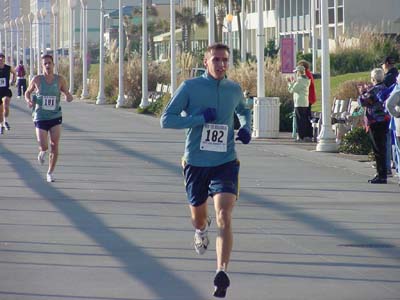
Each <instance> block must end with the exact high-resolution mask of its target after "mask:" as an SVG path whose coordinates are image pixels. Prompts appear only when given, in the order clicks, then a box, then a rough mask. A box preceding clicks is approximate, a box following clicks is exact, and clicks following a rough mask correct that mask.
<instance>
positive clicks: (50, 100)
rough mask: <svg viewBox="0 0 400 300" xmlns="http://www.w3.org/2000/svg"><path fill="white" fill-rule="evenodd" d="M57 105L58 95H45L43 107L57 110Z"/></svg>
mask: <svg viewBox="0 0 400 300" xmlns="http://www.w3.org/2000/svg"><path fill="white" fill-rule="evenodd" d="M56 106H57V97H56V96H43V104H42V108H43V109H44V110H55V109H56Z"/></svg>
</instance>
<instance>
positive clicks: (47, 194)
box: [0, 98, 400, 300]
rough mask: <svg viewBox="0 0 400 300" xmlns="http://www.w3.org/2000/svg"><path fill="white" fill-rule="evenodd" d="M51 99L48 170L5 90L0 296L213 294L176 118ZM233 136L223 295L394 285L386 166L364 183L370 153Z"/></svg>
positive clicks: (392, 289) (393, 291) (394, 209)
mask: <svg viewBox="0 0 400 300" xmlns="http://www.w3.org/2000/svg"><path fill="white" fill-rule="evenodd" d="M63 110H64V125H63V128H64V129H63V134H62V139H61V147H60V148H61V154H60V158H59V163H58V166H57V169H56V173H55V176H56V179H57V181H56V182H55V183H52V184H49V183H47V182H46V181H45V173H46V167H45V166H39V165H38V163H37V160H36V157H37V146H36V141H35V137H34V128H33V125H32V121H31V117H30V112H29V110H28V109H27V108H26V106H25V102H24V101H23V100H17V99H16V98H14V99H13V100H12V108H11V117H10V124H11V126H12V130H11V131H8V132H5V134H4V135H3V136H0V170H1V171H0V299H1V300H11V299H12V300H27V299H29V300H44V299H46V300H47V299H51V300H61V299H63V300H81V299H82V300H128V299H129V300H183V299H184V300H200V299H213V297H212V296H211V293H212V290H213V286H212V280H213V277H214V272H215V251H214V250H215V247H214V245H215V240H214V238H215V235H216V231H215V221H214V222H213V224H212V226H211V232H210V235H211V238H212V245H211V249H210V250H209V251H208V252H207V253H206V254H205V255H204V256H197V255H196V254H195V252H194V250H193V249H192V245H191V244H192V236H193V229H192V227H191V224H190V219H189V211H188V208H187V205H186V199H185V194H184V188H183V180H182V177H181V170H180V166H179V165H180V157H181V155H182V151H183V138H184V132H183V131H178V130H177V131H175V130H161V129H160V127H159V121H158V119H157V118H153V117H150V116H144V115H138V114H136V113H135V112H134V111H132V110H125V109H119V110H117V109H114V108H113V107H111V106H96V105H94V104H88V103H84V102H80V101H76V102H72V103H65V102H63ZM237 146H238V147H237V149H238V152H239V156H240V159H241V198H240V200H239V201H238V203H237V206H236V208H235V211H234V224H233V225H234V231H235V244H234V252H233V254H232V261H231V264H230V269H229V274H230V277H231V284H232V285H231V288H230V289H229V290H228V295H227V298H226V299H231V300H265V299H271V300H281V299H282V300H283V299H285V300H331V299H332V300H338V299H343V300H384V299H385V300H394V299H400V194H399V192H400V188H399V186H398V185H397V184H396V182H395V180H391V182H390V183H389V184H387V185H370V184H368V183H367V180H368V179H369V178H370V177H371V176H372V175H373V173H374V170H373V169H372V168H371V166H370V164H368V163H365V162H359V161H356V160H354V159H348V157H347V156H343V155H339V154H328V153H318V152H315V151H310V150H309V149H304V148H302V147H301V146H299V145H295V144H294V143H293V142H291V141H289V140H288V139H276V140H257V141H254V142H253V143H251V144H250V145H241V144H238V145H237ZM46 165H47V161H46ZM210 212H212V203H211V202H210Z"/></svg>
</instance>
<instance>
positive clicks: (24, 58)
mask: <svg viewBox="0 0 400 300" xmlns="http://www.w3.org/2000/svg"><path fill="white" fill-rule="evenodd" d="M25 20H26V19H25V16H21V18H20V19H19V22H20V23H21V25H22V63H23V65H24V66H25V65H26V53H25V46H26V45H25Z"/></svg>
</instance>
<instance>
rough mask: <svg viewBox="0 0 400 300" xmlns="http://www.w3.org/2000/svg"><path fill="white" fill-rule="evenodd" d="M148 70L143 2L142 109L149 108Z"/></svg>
mask: <svg viewBox="0 0 400 300" xmlns="http://www.w3.org/2000/svg"><path fill="white" fill-rule="evenodd" d="M147 79H148V69H147V0H142V101H141V102H140V107H142V108H143V107H147V106H149V91H148V82H147Z"/></svg>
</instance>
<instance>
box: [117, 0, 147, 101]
mask: <svg viewBox="0 0 400 300" xmlns="http://www.w3.org/2000/svg"><path fill="white" fill-rule="evenodd" d="M118 9H119V22H118V30H119V35H118V44H119V57H118V60H119V61H118V90H119V91H118V99H117V104H116V106H115V107H116V108H119V107H122V106H123V105H124V102H125V93H124V41H123V38H124V36H123V29H124V28H123V24H122V19H123V17H124V16H123V12H122V0H119V1H118ZM143 10H146V7H145V6H143ZM145 24H147V23H142V25H143V26H142V27H143V28H144V27H145ZM143 30H144V29H143ZM142 59H143V57H142ZM143 93H144V90H143V91H142V94H143Z"/></svg>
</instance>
